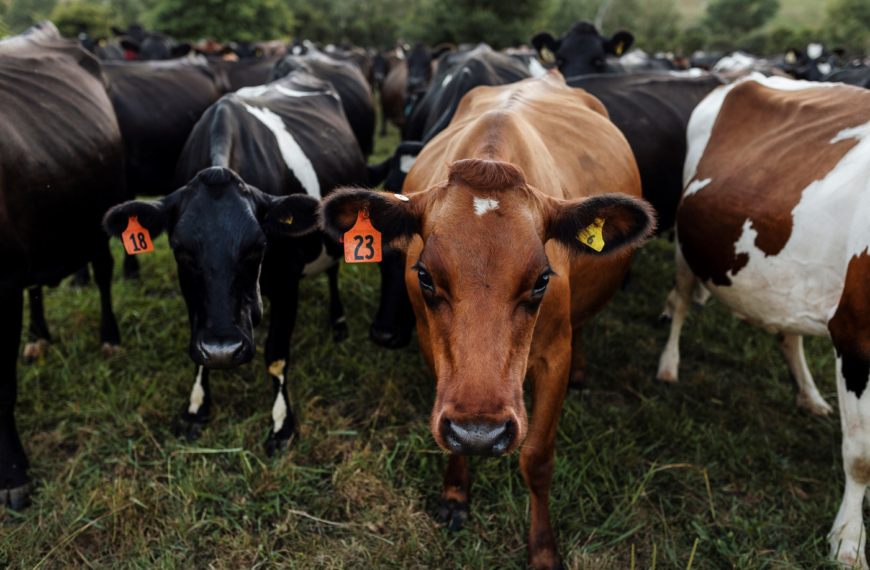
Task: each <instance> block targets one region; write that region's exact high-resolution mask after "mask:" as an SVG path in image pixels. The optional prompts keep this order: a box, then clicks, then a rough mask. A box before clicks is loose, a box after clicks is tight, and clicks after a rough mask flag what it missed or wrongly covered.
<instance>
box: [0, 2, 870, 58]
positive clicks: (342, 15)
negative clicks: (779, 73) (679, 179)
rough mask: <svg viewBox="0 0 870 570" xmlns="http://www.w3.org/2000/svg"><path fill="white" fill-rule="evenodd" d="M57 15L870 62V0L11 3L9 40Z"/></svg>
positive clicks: (352, 37) (92, 27) (1, 30)
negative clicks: (565, 38)
mask: <svg viewBox="0 0 870 570" xmlns="http://www.w3.org/2000/svg"><path fill="white" fill-rule="evenodd" d="M45 18H50V19H51V20H53V21H54V22H55V23H56V24H58V26H59V28H60V29H61V31H62V32H63V33H64V34H68V35H74V34H77V33H79V32H82V31H86V32H89V33H91V34H92V35H95V36H108V35H109V33H108V26H109V25H111V24H118V25H122V24H124V23H126V22H132V21H141V22H142V23H144V24H145V25H146V26H149V27H153V28H157V29H160V30H162V31H164V32H167V33H169V34H171V35H173V36H176V37H178V38H179V39H190V40H198V39H200V38H204V37H213V38H215V39H217V40H219V41H230V40H251V39H276V38H287V39H289V38H290V37H294V36H295V37H298V38H300V39H309V40H312V41H315V42H322V43H333V44H337V45H340V44H344V43H348V42H349V43H353V44H356V45H361V46H371V47H377V46H392V45H394V44H395V42H396V41H397V40H403V41H406V42H414V41H424V42H427V43H429V44H431V45H435V44H438V43H441V42H452V43H455V44H459V43H477V42H487V43H489V44H490V45H492V46H493V47H494V48H502V47H508V46H517V45H521V44H524V43H526V42H527V41H528V38H529V37H530V36H531V35H532V34H534V33H535V32H536V31H540V30H545V29H546V30H550V31H551V32H553V33H554V34H561V33H562V32H564V31H565V30H566V29H568V28H569V27H570V26H571V24H572V23H573V22H575V21H577V20H579V19H587V20H590V21H593V22H595V23H596V24H597V25H598V27H599V29H600V30H602V31H603V32H604V33H607V34H610V33H612V32H614V31H616V30H618V29H628V30H631V31H632V32H633V33H634V34H635V36H636V38H637V42H636V45H637V46H638V47H640V48H641V49H643V50H646V51H648V52H655V51H679V52H682V53H692V52H694V51H695V50H698V49H706V50H719V51H730V50H734V49H745V50H747V51H750V52H752V53H756V54H759V55H770V54H776V53H781V52H783V51H784V50H786V49H788V48H789V47H798V48H802V47H804V46H805V45H806V43H807V42H808V41H811V40H813V41H818V40H822V41H826V42H827V43H829V44H830V45H831V47H833V46H837V47H843V48H845V49H846V50H847V52H849V53H853V54H861V53H863V54H870V2H868V0H709V1H704V0H517V1H512V2H504V1H501V0H318V1H317V2H311V1H309V0H0V35H5V34H9V33H18V32H21V31H23V30H24V29H26V28H27V27H29V26H31V25H32V24H33V23H35V22H38V21H39V20H41V19H45Z"/></svg>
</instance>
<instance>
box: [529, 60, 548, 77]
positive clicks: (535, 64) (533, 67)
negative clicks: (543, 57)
mask: <svg viewBox="0 0 870 570" xmlns="http://www.w3.org/2000/svg"><path fill="white" fill-rule="evenodd" d="M529 73H531V74H532V77H540V76H542V75H547V70H546V68H544V66H543V65H541V62H539V61H538V58H536V57H533V58H531V59H530V60H529Z"/></svg>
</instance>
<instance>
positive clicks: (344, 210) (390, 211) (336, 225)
mask: <svg viewBox="0 0 870 570" xmlns="http://www.w3.org/2000/svg"><path fill="white" fill-rule="evenodd" d="M424 195H427V193H426V192H421V193H420V194H416V195H414V196H411V197H410V199H409V198H408V197H404V196H403V197H401V198H399V197H397V195H396V194H390V193H388V192H376V191H374V190H366V189H364V188H341V189H339V190H336V191H335V192H333V193H331V194H330V195H329V196H327V197H326V198H324V199H323V202H321V204H320V225H321V227H323V230H324V231H325V232H326V233H327V234H329V235H330V237H332V238H333V239H334V240H336V241H338V240H339V239H341V238H343V237H344V234H346V233H347V232H348V231H350V230H351V228H353V227H354V225H356V222H357V218H358V216H359V213H360V212H368V215H369V220H370V221H371V224H372V226H374V228H375V229H376V230H377V231H379V232H380V233H381V237H382V238H383V241H384V243H385V244H388V245H390V246H391V247H394V248H397V249H404V248H405V247H406V246H407V245H408V244H409V243H410V242H411V238H413V237H414V234H418V233H420V222H421V220H422V217H423V216H422V214H423V211H424V210H425V203H424V202H425V198H424Z"/></svg>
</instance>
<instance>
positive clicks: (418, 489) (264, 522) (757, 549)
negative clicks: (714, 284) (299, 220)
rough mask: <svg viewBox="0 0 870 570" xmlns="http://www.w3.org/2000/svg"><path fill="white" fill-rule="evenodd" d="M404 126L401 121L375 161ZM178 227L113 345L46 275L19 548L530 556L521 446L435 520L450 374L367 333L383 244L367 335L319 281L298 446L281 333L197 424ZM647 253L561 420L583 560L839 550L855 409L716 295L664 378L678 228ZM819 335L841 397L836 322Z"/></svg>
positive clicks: (14, 537) (485, 558)
mask: <svg viewBox="0 0 870 570" xmlns="http://www.w3.org/2000/svg"><path fill="white" fill-rule="evenodd" d="M397 140H398V139H397V136H396V134H395V132H394V131H391V134H390V136H389V137H388V138H386V139H379V140H378V153H379V156H378V157H375V159H377V158H379V157H382V156H385V155H386V154H387V153H388V152H389V151H390V149H391V148H392V147H393V146H394V145H395V144H396V142H397ZM155 246H156V252H155V253H154V254H149V255H146V256H142V259H141V261H142V264H143V279H142V280H141V281H136V282H128V281H124V280H122V279H121V278H120V267H119V266H120V263H118V266H116V274H117V279H116V282H115V287H114V295H115V309H116V312H117V316H118V320H119V324H120V327H121V332H122V337H123V346H122V351H121V353H120V354H118V355H117V356H115V357H113V358H111V359H108V360H107V359H104V358H103V357H101V355H100V351H99V342H98V334H97V325H98V319H99V304H98V295H97V292H96V289H95V288H94V287H93V286H91V287H87V288H84V289H74V288H71V287H69V286H68V285H66V284H64V285H61V286H60V287H59V288H56V289H53V290H49V291H48V292H47V296H46V310H47V317H48V322H49V325H50V327H51V329H52V333H53V335H54V343H53V344H52V345H51V347H50V349H49V352H48V354H47V356H46V357H45V359H44V360H43V361H42V362H40V363H38V364H37V365H34V366H29V367H27V366H20V367H19V372H18V376H19V403H18V407H17V417H18V426H19V431H20V432H21V436H22V439H23V441H24V445H25V448H26V450H27V452H28V454H29V457H30V461H31V465H32V476H33V478H34V481H35V484H36V489H35V492H34V496H33V500H34V504H33V505H32V506H31V507H30V508H28V509H26V510H25V511H23V512H21V513H13V512H11V511H8V510H7V511H5V512H2V513H0V567H7V566H8V567H9V568H15V569H19V568H21V569H34V568H104V567H105V568H109V567H111V568H149V569H150V568H213V569H223V568H227V569H230V568H232V569H235V568H276V567H281V568H306V569H307V568H327V569H331V568H365V569H372V568H378V569H380V568H388V569H405V568H463V569H464V568H469V569H489V568H510V569H523V568H525V567H526V532H527V530H528V524H529V512H528V509H529V499H528V491H527V489H526V487H525V484H524V483H523V481H522V478H521V476H520V474H519V465H518V459H517V456H516V455H514V456H511V457H508V458H500V459H472V460H471V461H470V467H471V473H472V477H473V483H472V507H471V508H472V511H471V516H470V518H469V520H468V522H467V524H466V527H465V529H464V530H462V531H460V532H458V533H455V534H448V533H447V532H446V531H445V530H443V529H442V528H441V527H440V525H438V524H437V523H436V522H435V520H434V518H433V515H434V513H435V512H436V501H437V499H438V496H439V493H440V487H441V479H442V475H443V469H444V466H445V465H446V457H445V456H444V454H442V453H441V452H440V451H439V450H438V449H437V448H436V445H435V444H434V442H433V440H432V438H431V436H430V435H429V433H428V430H427V427H426V425H427V422H428V417H429V411H430V409H431V405H432V402H433V398H434V384H433V381H432V379H431V378H430V376H429V373H428V371H427V370H426V367H425V364H424V362H423V359H422V357H421V356H420V352H419V349H418V347H417V345H416V341H415V342H414V343H413V344H412V346H411V347H409V348H408V349H405V350H402V351H398V352H392V351H387V350H384V349H379V348H377V347H375V346H374V345H373V344H371V343H370V342H369V341H368V339H367V328H368V324H369V322H370V321H371V319H372V317H373V315H374V312H375V310H376V303H377V298H378V295H377V287H378V271H377V268H376V267H374V266H371V265H362V266H348V265H345V266H344V267H342V270H341V290H342V296H343V300H344V303H345V307H346V309H347V312H348V322H349V326H350V329H351V337H350V339H349V340H347V341H345V342H344V343H343V344H341V345H338V346H336V345H335V344H333V342H332V341H331V339H330V332H329V330H328V327H327V310H328V304H327V287H326V280H325V277H319V278H317V279H314V280H310V281H305V282H304V283H303V286H302V289H301V303H300V313H299V317H298V321H297V326H296V332H295V334H294V336H293V340H292V359H293V362H292V367H293V368H292V373H291V375H290V387H291V398H292V400H293V406H294V410H295V411H296V412H297V414H298V416H299V419H300V422H301V424H300V427H301V436H300V437H299V439H298V440H297V441H296V442H295V443H294V444H293V446H292V449H291V450H290V452H289V453H286V454H284V455H282V456H280V457H275V458H269V457H267V456H266V455H265V453H264V451H263V443H264V441H265V438H266V436H267V433H268V430H269V427H270V420H271V418H270V409H271V405H272V393H271V390H272V388H271V384H270V382H269V380H268V378H267V376H266V370H265V366H264V364H263V361H262V355H261V354H260V355H259V357H258V359H257V360H256V361H255V362H254V363H251V364H249V365H247V366H245V367H242V368H240V369H237V370H233V371H229V372H216V373H214V374H213V375H212V390H213V395H214V401H215V406H214V408H213V412H214V417H213V420H212V422H211V424H210V426H209V427H208V429H207V430H206V432H205V433H204V435H203V438H202V439H201V440H200V441H198V442H197V443H196V444H195V445H188V444H186V443H185V442H184V441H182V440H180V439H178V438H177V437H176V436H175V424H176V418H177V415H178V413H179V412H180V410H181V409H182V407H183V406H184V404H185V402H186V399H187V397H188V394H189V391H190V388H191V386H192V383H193V375H194V367H193V364H192V363H191V362H190V361H189V359H188V357H187V356H186V352H187V349H186V347H187V342H188V328H187V323H186V314H185V308H184V302H183V299H182V297H181V295H180V293H179V290H178V286H177V283H176V277H175V264H174V262H173V260H172V257H171V255H170V253H169V250H168V247H167V242H166V238H165V237H162V238H160V239H158V240H156V242H155ZM113 249H114V252H115V254H116V259H117V260H120V259H121V257H120V255H121V245H120V244H119V243H118V242H117V240H115V241H114V242H113ZM633 271H634V277H633V279H634V285H633V289H632V290H631V291H630V292H629V293H619V294H617V296H616V298H615V299H614V301H613V302H612V303H611V304H610V305H609V306H608V307H607V308H606V309H605V310H604V311H603V312H602V313H601V314H599V315H598V316H597V317H596V318H595V319H594V320H593V322H592V323H591V324H590V325H589V326H588V327H587V329H586V331H585V339H586V340H585V347H586V351H587V352H586V357H587V361H588V363H589V367H590V376H591V380H590V389H589V390H588V391H587V392H586V393H583V394H582V395H579V394H571V395H570V396H569V398H568V399H567V401H566V403H565V407H564V411H563V413H562V418H561V421H560V423H559V432H558V443H557V450H556V471H555V477H554V481H553V487H552V498H551V508H552V518H553V523H554V527H555V529H556V531H557V535H558V539H559V545H560V552H561V555H562V557H563V559H564V561H565V564H566V567H567V568H571V569H604V568H638V569H640V568H650V567H652V565H653V563H654V560H655V564H656V568H659V569H665V568H677V569H685V568H687V566H688V565H689V561H690V558H691V559H692V562H691V565H692V566H691V567H692V568H693V569H711V568H717V569H718V568H726V569H730V568H741V569H742V568H758V569H762V568H763V569H786V568H794V569H797V568H814V569H815V568H825V567H832V568H833V567H834V566H833V565H829V563H827V562H826V560H825V556H826V554H827V552H826V551H827V545H826V540H825V535H826V534H827V532H828V530H829V529H830V525H831V524H832V522H833V519H834V516H835V515H836V511H837V508H838V505H839V501H840V497H841V493H842V485H843V475H842V468H841V457H840V427H839V420H838V416H836V415H834V416H832V417H830V418H825V419H820V418H816V417H813V416H810V415H808V414H807V413H806V412H804V411H802V410H799V409H797V408H796V407H795V405H794V390H793V387H792V382H791V381H790V379H789V374H788V371H787V368H786V366H785V363H784V361H783V358H782V357H781V355H780V354H779V350H778V348H777V346H776V342H775V339H774V337H773V336H772V335H769V334H766V333H764V332H762V331H760V330H759V329H756V328H754V327H752V326H750V325H748V324H746V323H744V322H742V321H740V320H739V319H737V318H735V317H733V316H731V315H730V314H729V313H728V312H727V311H726V310H725V309H724V308H723V307H722V306H721V305H718V304H716V303H715V302H711V303H710V304H709V305H708V306H707V307H706V308H705V309H703V310H699V309H698V308H697V307H696V308H694V309H693V312H692V314H691V315H690V317H689V319H688V321H687V323H686V326H685V327H684V329H683V330H684V335H683V341H682V349H683V364H682V369H681V382H680V383H679V384H676V385H666V384H663V383H660V382H657V381H656V380H655V379H654V376H655V371H656V367H657V363H658V357H659V353H660V351H661V349H662V347H663V346H664V342H665V338H666V331H665V330H660V329H657V328H655V327H654V322H655V320H656V317H657V316H658V314H659V311H660V310H661V308H662V307H663V305H664V302H665V298H666V296H667V293H668V290H669V289H670V287H671V285H672V280H673V277H672V275H673V246H672V244H670V243H669V242H668V241H667V240H665V239H659V240H656V241H653V242H651V243H650V244H648V245H647V246H646V247H644V248H643V249H642V250H641V251H640V252H639V253H638V254H637V256H636V260H635V264H634V270H633ZM264 335H265V329H264V327H262V326H261V328H260V329H258V331H257V340H258V342H259V343H260V346H261V348H260V351H261V352H262V342H263V337H264ZM806 348H807V358H808V361H809V365H810V368H811V370H812V371H813V372H814V373H815V375H816V380H817V382H818V384H819V387H820V389H821V391H822V393H823V395H824V396H825V397H826V399H827V400H828V402H829V403H831V404H832V405H834V406H835V407H836V390H835V383H834V378H833V373H834V360H833V356H832V350H831V346H830V342H829V341H828V340H826V339H808V342H807V343H806Z"/></svg>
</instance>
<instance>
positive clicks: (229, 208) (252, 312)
mask: <svg viewBox="0 0 870 570" xmlns="http://www.w3.org/2000/svg"><path fill="white" fill-rule="evenodd" d="M317 205H318V201H317V199H315V198H313V197H310V196H307V195H299V194H297V195H291V196H284V197H280V198H277V197H273V196H269V195H267V194H264V193H262V192H260V191H259V190H257V189H256V188H253V187H251V186H248V185H247V184H245V183H244V181H242V179H241V178H239V177H238V175H237V174H236V173H235V172H233V171H232V170H229V169H226V168H217V167H215V168H208V169H206V170H203V171H202V172H200V173H199V174H198V175H197V176H196V178H194V179H193V180H192V181H190V183H188V184H187V186H185V187H183V188H181V189H179V190H177V191H175V192H173V193H172V194H170V195H169V196H167V197H166V198H164V199H162V200H159V201H156V202H127V203H125V204H121V205H120V206H116V207H115V208H113V209H112V210H110V211H109V213H108V214H106V218H105V220H104V225H105V227H106V229H107V230H108V231H109V233H111V234H113V235H120V234H121V233H122V232H124V230H125V229H126V227H127V224H128V221H129V217H130V216H137V218H138V221H139V223H140V224H141V225H142V226H143V227H145V228H146V229H147V230H148V231H149V232H150V233H151V235H152V238H153V237H156V236H157V234H159V233H160V232H161V231H163V230H164V229H165V230H166V231H167V233H168V234H169V245H170V247H171V248H172V251H173V253H174V254H175V260H176V263H177V264H178V281H179V283H180V285H181V292H182V294H183V296H184V301H185V303H186V304H187V311H188V318H189V321H190V346H189V353H190V358H191V359H192V360H193V361H194V362H195V363H196V364H198V365H200V366H205V367H207V368H232V367H235V366H239V365H241V364H245V363H247V362H249V361H250V360H251V359H252V358H253V356H254V339H253V335H254V327H255V326H257V325H258V324H259V322H260V319H261V318H262V315H263V303H262V300H261V298H260V286H259V277H260V269H261V267H262V263H263V257H264V256H265V254H266V249H267V248H268V246H269V243H270V242H272V243H274V240H287V239H292V238H294V237H299V236H302V235H305V234H308V233H310V232H311V231H313V230H314V229H316V227H317V222H316V209H317Z"/></svg>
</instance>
